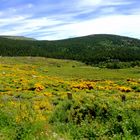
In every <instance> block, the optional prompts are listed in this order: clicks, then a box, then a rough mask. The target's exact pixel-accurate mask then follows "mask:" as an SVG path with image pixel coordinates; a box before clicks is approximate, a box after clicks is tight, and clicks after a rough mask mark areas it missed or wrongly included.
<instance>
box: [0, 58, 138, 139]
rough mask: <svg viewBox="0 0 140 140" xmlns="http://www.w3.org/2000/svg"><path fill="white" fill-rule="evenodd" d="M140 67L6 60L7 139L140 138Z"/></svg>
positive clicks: (1, 103) (0, 113)
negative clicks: (125, 67) (114, 67)
mask: <svg viewBox="0 0 140 140" xmlns="http://www.w3.org/2000/svg"><path fill="white" fill-rule="evenodd" d="M139 116H140V67H135V68H127V69H119V70H118V69H117V70H111V69H103V68H102V69H101V68H98V67H91V66H87V65H85V64H83V63H80V62H77V61H70V60H57V59H50V58H40V57H1V58H0V138H1V139H2V140H13V139H14V140H18V139H21V140H32V139H35V140H46V139H49V140H51V139H52V140H55V139H56V140H59V139H60V140H73V139H74V140H76V139H77V140H83V139H84V140H86V139H87V140H88V139H91V140H92V139H104V140H108V139H115V140H116V139H127V140H129V139H130V140H131V139H140V117H139Z"/></svg>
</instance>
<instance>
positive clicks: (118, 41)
mask: <svg viewBox="0 0 140 140" xmlns="http://www.w3.org/2000/svg"><path fill="white" fill-rule="evenodd" d="M0 56H41V57H50V58H58V59H72V60H78V61H82V62H84V63H87V64H92V65H93V64H94V65H96V64H103V63H104V62H105V63H108V65H109V63H110V62H115V63H116V62H135V63H133V64H132V65H135V64H136V63H138V62H139V61H140V40H138V39H134V38H129V37H123V36H118V35H106V34H99V35H89V36H84V37H77V38H70V39H64V40H56V41H46V40H45V41H43V40H42V41H39V40H32V39H23V40H22V39H13V38H11V37H10V38H6V37H2V36H1V37H0Z"/></svg>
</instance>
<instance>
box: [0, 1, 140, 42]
mask: <svg viewBox="0 0 140 140" xmlns="http://www.w3.org/2000/svg"><path fill="white" fill-rule="evenodd" d="M90 34H118V35H124V36H130V37H135V38H139V39H140V1H139V0H0V35H19V36H27V37H33V38H36V39H40V40H56V39H64V38H70V37H77V36H85V35H90Z"/></svg>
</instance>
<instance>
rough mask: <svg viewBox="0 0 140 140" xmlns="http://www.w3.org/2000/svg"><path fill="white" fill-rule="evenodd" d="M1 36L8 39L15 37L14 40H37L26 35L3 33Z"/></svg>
mask: <svg viewBox="0 0 140 140" xmlns="http://www.w3.org/2000/svg"><path fill="white" fill-rule="evenodd" d="M0 37H2V38H7V39H14V40H35V39H34V38H29V37H25V36H7V35H1V36H0Z"/></svg>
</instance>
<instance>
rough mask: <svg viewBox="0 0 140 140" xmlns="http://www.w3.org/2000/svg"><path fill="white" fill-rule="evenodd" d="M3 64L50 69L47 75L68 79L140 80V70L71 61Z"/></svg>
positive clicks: (23, 60)
mask: <svg viewBox="0 0 140 140" xmlns="http://www.w3.org/2000/svg"><path fill="white" fill-rule="evenodd" d="M0 62H1V63H7V64H8V63H9V64H31V65H38V66H39V67H41V68H39V69H38V70H39V72H42V71H41V70H43V69H48V73H47V75H49V76H56V77H61V78H67V79H78V78H80V79H90V80H98V79H99V80H106V79H110V80H111V79H112V80H122V79H127V78H136V79H139V78H140V68H139V67H135V68H126V69H102V68H98V67H91V66H87V65H85V64H84V63H80V62H77V61H71V60H60V59H51V58H41V57H2V58H0Z"/></svg>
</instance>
